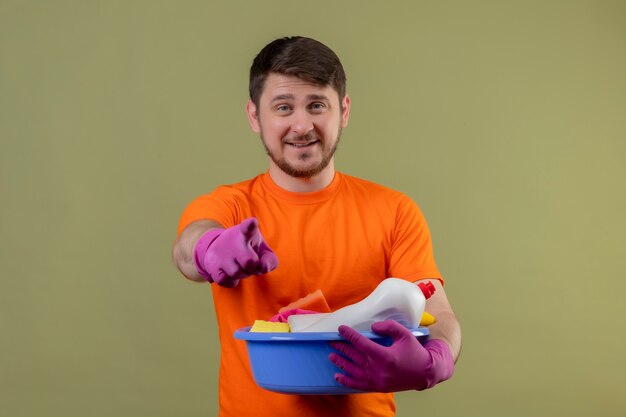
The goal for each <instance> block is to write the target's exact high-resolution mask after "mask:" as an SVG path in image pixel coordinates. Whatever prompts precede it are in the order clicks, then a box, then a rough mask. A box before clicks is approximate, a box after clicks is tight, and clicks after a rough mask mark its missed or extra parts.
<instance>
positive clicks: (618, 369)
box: [0, 0, 626, 417]
mask: <svg viewBox="0 0 626 417" xmlns="http://www.w3.org/2000/svg"><path fill="white" fill-rule="evenodd" d="M624 22H626V3H625V2H623V1H560V2H555V1H530V2H506V1H505V2H502V1H477V2H465V1H454V2H450V1H396V2H394V1H389V2H382V1H381V2H379V1H370V2H361V1H332V2H331V1H318V2H314V3H310V2H289V3H285V2H279V1H263V2H243V1H228V2H227V1H223V2H222V1H219V2H218V1H176V2H175V1H148V0H145V1H101V2H95V1H92V2H89V1H7V0H1V1H0V173H1V177H0V187H1V188H0V209H1V223H0V233H1V239H0V262H1V271H0V274H1V280H0V415H3V416H12V417H32V416H63V417H68V416H91V417H99V416H133V417H141V416H151V417H154V416H190V417H191V416H215V415H217V373H216V370H217V364H218V340H217V333H216V329H215V318H214V313H213V307H212V302H211V294H210V288H209V286H208V285H199V284H198V285H196V284H193V283H190V282H187V281H186V280H185V279H183V278H182V277H181V276H180V275H179V274H178V273H177V271H176V270H175V269H174V267H173V265H172V264H171V261H170V247H171V243H172V241H173V239H174V237H175V232H176V224H177V220H178V216H179V214H180V212H181V211H182V209H183V207H184V206H185V205H186V204H187V203H188V202H189V201H190V200H191V199H192V198H194V197H195V196H197V195H199V194H202V193H205V192H208V191H210V190H211V189H213V188H214V187H215V186H217V185H219V184H222V183H229V182H234V181H239V180H242V179H246V178H249V177H251V176H254V175H256V174H257V173H259V172H262V171H264V170H265V169H266V160H265V155H264V152H263V149H262V147H261V145H260V143H259V140H258V138H257V137H256V136H255V135H254V134H253V133H252V132H251V131H250V130H249V128H248V125H247V122H246V119H245V116H244V106H245V101H246V98H247V96H246V94H247V71H248V68H249V65H250V62H251V60H252V58H253V56H254V55H255V54H256V52H258V50H259V49H260V48H261V47H262V46H263V45H265V44H266V43H267V42H269V41H270V40H272V39H274V38H275V37H278V36H284V35H291V34H303V35H307V36H311V37H315V38H317V39H319V40H321V41H323V42H325V43H327V44H328V45H329V46H331V47H332V48H333V49H334V50H335V51H336V52H337V53H338V54H339V56H340V57H341V58H342V60H343V62H344V66H345V68H346V71H347V74H348V89H349V92H350V94H351V98H352V102H353V107H352V117H351V120H350V126H349V127H348V128H347V129H345V130H344V135H343V138H342V144H341V146H340V149H339V151H338V154H337V158H336V162H337V166H338V168H339V169H340V170H342V171H344V172H346V173H349V174H353V175H357V176H361V177H364V178H367V179H370V180H373V181H376V182H380V183H383V184H385V185H388V186H390V187H393V188H396V189H399V190H402V191H404V192H406V193H407V194H408V195H410V196H411V197H412V198H413V199H415V200H416V201H417V202H418V203H419V204H420V206H421V207H422V209H423V211H424V212H425V214H426V216H427V219H428V220H429V224H430V227H431V231H432V234H433V237H434V245H435V255H436V258H437V261H438V264H439V266H440V269H441V270H442V272H443V273H444V275H445V277H446V278H447V292H448V294H449V297H450V299H451V301H452V303H453V305H454V307H455V309H456V312H457V314H458V316H459V318H460V320H461V322H462V325H463V336H464V340H463V341H464V347H463V352H462V356H461V360H460V362H459V364H458V367H457V373H456V376H455V377H454V379H453V380H451V381H449V382H446V383H445V384H442V385H440V386H438V387H437V388H436V389H434V390H431V391H429V392H423V393H415V392H413V393H401V394H399V395H398V396H397V398H398V414H397V415H398V416H414V415H433V416H459V415H462V416H509V417H516V416H523V417H527V416H581V417H582V416H585V417H588V416H603V417H610V416H623V415H624V413H625V412H626V400H625V399H624V395H623V393H624V390H625V389H626V380H625V379H624V370H625V369H626V360H625V355H624V352H625V351H626V337H625V336H624V330H625V326H624V317H625V316H626V303H625V301H624V300H625V298H624V294H625V292H626V284H625V282H626V281H625V279H624V277H625V276H626V261H625V258H626V257H625V256H624V252H625V246H626V239H625V236H626V222H625V220H624V213H626V198H625V192H624V190H625V180H626V144H625V140H626V76H625V74H626V24H625V23H624ZM294 415H297V412H296V411H294Z"/></svg>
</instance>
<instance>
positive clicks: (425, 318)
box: [420, 311, 437, 326]
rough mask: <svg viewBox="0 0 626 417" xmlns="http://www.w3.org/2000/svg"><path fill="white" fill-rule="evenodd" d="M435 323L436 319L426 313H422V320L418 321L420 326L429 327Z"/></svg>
mask: <svg viewBox="0 0 626 417" xmlns="http://www.w3.org/2000/svg"><path fill="white" fill-rule="evenodd" d="M436 321H437V319H436V318H435V316H433V315H431V314H428V313H427V312H426V311H424V314H422V320H420V326H430V325H431V324H434V323H435V322H436Z"/></svg>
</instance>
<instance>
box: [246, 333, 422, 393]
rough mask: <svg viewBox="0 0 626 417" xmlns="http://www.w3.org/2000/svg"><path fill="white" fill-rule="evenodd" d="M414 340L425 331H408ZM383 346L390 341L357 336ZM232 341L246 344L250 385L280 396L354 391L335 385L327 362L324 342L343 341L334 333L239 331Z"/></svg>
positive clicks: (369, 335)
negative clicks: (252, 384) (253, 384)
mask: <svg viewBox="0 0 626 417" xmlns="http://www.w3.org/2000/svg"><path fill="white" fill-rule="evenodd" d="M411 332H412V333H413V334H414V335H415V337H417V338H418V339H422V338H427V337H428V335H429V331H428V329H427V328H426V327H418V328H415V329H411ZM361 334H362V335H364V336H365V337H367V338H369V339H371V340H373V341H375V342H376V343H379V344H381V345H384V346H389V345H390V344H391V339H390V338H387V337H381V336H380V335H377V334H376V333H373V332H361ZM235 338H236V339H240V340H245V341H246V347H247V349H248V357H249V358H250V366H251V368H252V374H253V376H254V381H255V382H256V383H257V384H258V385H259V386H260V387H262V388H265V389H267V390H270V391H274V392H280V393H283V394H326V395H328V394H354V393H359V392H361V391H357V390H354V389H351V388H347V387H344V386H343V385H341V384H340V383H338V382H337V381H335V377H334V375H335V373H336V372H341V371H340V370H339V368H337V367H336V366H335V365H334V364H333V363H332V362H331V361H330V360H329V359H328V355H329V353H331V352H333V351H334V350H333V349H332V348H331V347H330V346H329V344H328V342H329V341H333V340H345V339H343V338H342V337H341V336H340V335H339V333H337V332H329V333H262V332H254V333H251V332H250V327H245V328H242V329H239V330H237V331H236V332H235Z"/></svg>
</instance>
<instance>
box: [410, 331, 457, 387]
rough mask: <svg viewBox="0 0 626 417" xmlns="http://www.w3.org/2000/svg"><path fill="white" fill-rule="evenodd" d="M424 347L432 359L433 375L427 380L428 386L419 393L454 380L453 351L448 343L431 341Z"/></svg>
mask: <svg viewBox="0 0 626 417" xmlns="http://www.w3.org/2000/svg"><path fill="white" fill-rule="evenodd" d="M423 346H424V348H425V349H426V350H427V351H428V353H430V356H431V358H432V362H431V367H430V371H431V374H430V375H429V377H428V378H427V379H426V381H427V383H426V386H425V387H423V388H418V389H417V390H418V391H422V390H424V389H428V388H432V387H434V386H435V385H437V384H438V383H440V382H443V381H446V380H448V379H450V378H452V375H453V374H454V357H453V356H452V351H450V346H448V344H447V343H446V342H444V341H443V340H440V339H430V340H428V341H427V342H425V343H424V344H423Z"/></svg>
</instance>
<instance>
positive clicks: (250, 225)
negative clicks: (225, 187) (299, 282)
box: [194, 217, 278, 288]
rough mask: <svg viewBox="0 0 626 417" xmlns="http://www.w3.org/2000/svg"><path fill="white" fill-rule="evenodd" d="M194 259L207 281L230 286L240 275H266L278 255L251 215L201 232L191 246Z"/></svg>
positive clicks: (276, 261)
mask: <svg viewBox="0 0 626 417" xmlns="http://www.w3.org/2000/svg"><path fill="white" fill-rule="evenodd" d="M194 262H195V265H196V269H197V270H198V273H199V274H200V275H202V276H203V277H205V278H206V279H207V281H209V282H215V283H216V284H218V285H221V286H224V287H229V288H232V287H235V286H237V284H239V280H241V279H243V278H246V277H249V276H250V275H261V274H267V273H268V272H270V271H273V270H274V269H276V267H277V266H278V258H277V257H276V255H275V254H274V252H272V250H271V249H270V247H269V246H268V245H267V243H265V240H264V239H263V236H262V235H261V232H260V231H259V222H258V221H257V219H255V218H254V217H250V218H249V219H246V220H244V221H243V222H241V223H239V224H238V225H236V226H233V227H229V228H228V229H211V230H209V231H208V232H206V233H205V234H203V235H202V236H201V237H200V239H199V240H198V243H196V247H195V249H194Z"/></svg>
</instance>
